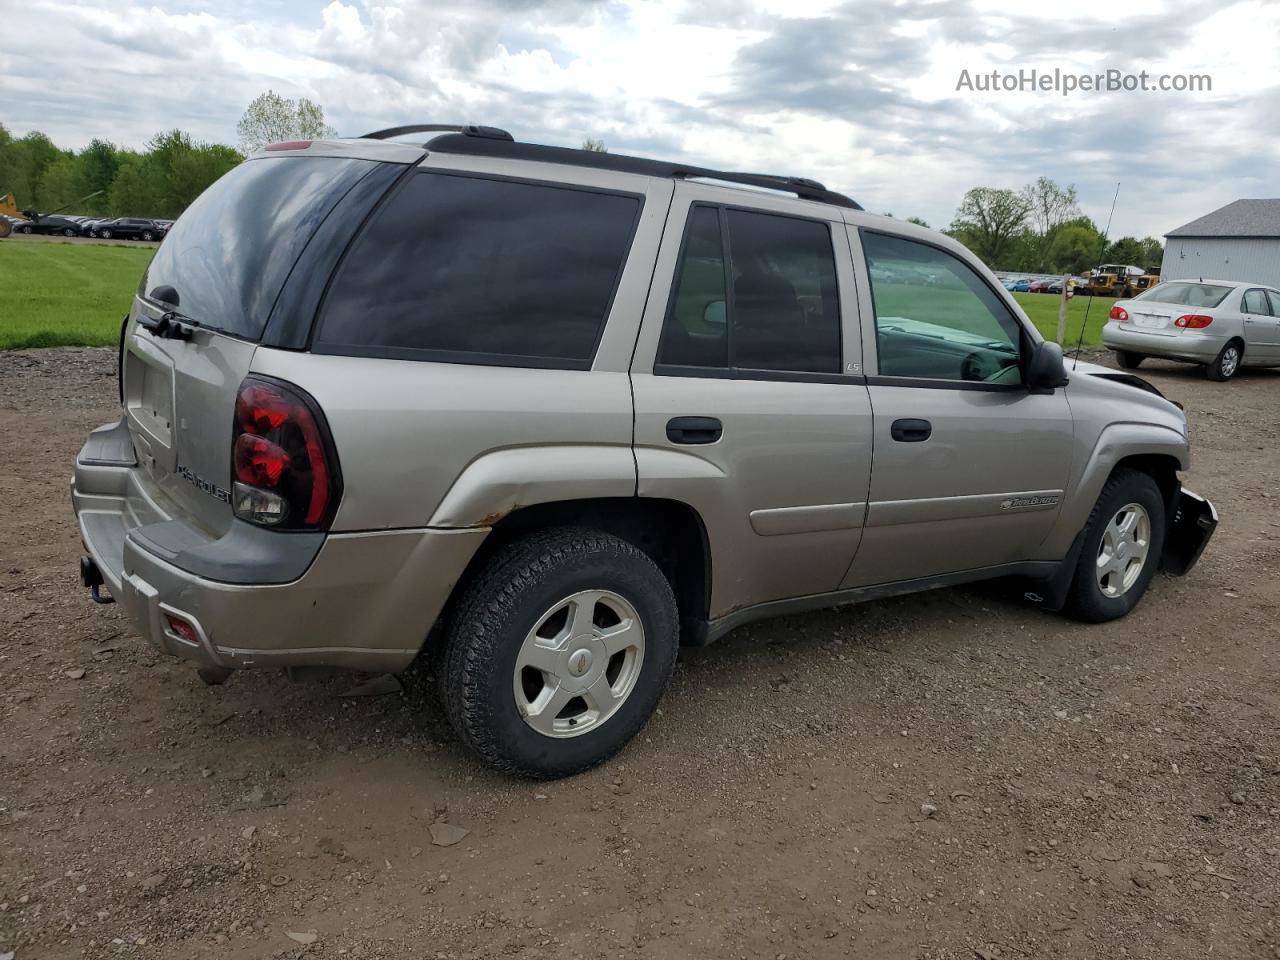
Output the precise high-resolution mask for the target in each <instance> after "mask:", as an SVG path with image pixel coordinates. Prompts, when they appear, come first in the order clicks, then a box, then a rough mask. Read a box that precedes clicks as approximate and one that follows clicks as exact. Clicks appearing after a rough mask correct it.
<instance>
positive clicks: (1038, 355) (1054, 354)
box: [1027, 340, 1068, 391]
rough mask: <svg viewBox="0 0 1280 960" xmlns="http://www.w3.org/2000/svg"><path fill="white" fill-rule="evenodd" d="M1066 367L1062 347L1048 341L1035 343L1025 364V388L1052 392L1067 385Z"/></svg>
mask: <svg viewBox="0 0 1280 960" xmlns="http://www.w3.org/2000/svg"><path fill="white" fill-rule="evenodd" d="M1067 379H1068V378H1067V365H1066V363H1064V362H1063V359H1062V347H1060V346H1058V345H1057V344H1056V343H1051V342H1049V341H1048V340H1042V341H1041V342H1039V343H1037V344H1036V345H1035V347H1034V348H1033V349H1032V351H1031V359H1030V360H1029V361H1028V363H1027V386H1028V387H1030V388H1031V389H1032V390H1046V391H1052V390H1054V389H1055V388H1057V387H1065V386H1066V385H1067Z"/></svg>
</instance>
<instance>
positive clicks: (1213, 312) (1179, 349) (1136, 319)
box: [1102, 280, 1280, 380]
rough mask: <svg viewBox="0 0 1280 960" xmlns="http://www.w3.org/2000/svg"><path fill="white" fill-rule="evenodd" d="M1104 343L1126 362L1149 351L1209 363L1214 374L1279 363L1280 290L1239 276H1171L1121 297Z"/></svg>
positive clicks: (1130, 365) (1223, 376) (1130, 364)
mask: <svg viewBox="0 0 1280 960" xmlns="http://www.w3.org/2000/svg"><path fill="white" fill-rule="evenodd" d="M1102 343H1103V345H1105V346H1107V347H1110V348H1111V349H1112V350H1114V351H1115V353H1116V357H1117V359H1118V360H1119V363H1120V366H1122V367H1124V368H1125V369H1126V370H1133V369H1135V368H1136V367H1137V366H1138V365H1139V364H1140V363H1142V361H1143V360H1145V359H1146V358H1147V357H1163V358H1165V359H1168V360H1182V361H1185V362H1187V363H1198V364H1203V365H1204V368H1205V373H1206V374H1207V375H1208V377H1209V379H1211V380H1229V379H1230V378H1231V377H1232V376H1234V375H1235V373H1236V371H1237V370H1239V369H1240V368H1241V367H1243V366H1248V367H1280V290H1277V289H1275V288H1274V287H1268V286H1263V285H1262V284H1257V283H1238V282H1236V281H1234V280H1169V281H1166V282H1165V283H1161V284H1157V285H1156V286H1154V287H1152V288H1151V289H1149V290H1145V291H1143V292H1142V293H1140V294H1138V296H1136V297H1134V298H1133V299H1132V300H1117V301H1116V303H1115V306H1113V307H1112V308H1111V315H1110V318H1109V319H1108V321H1107V324H1106V326H1104V327H1103V328H1102Z"/></svg>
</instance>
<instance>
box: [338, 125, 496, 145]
mask: <svg viewBox="0 0 1280 960" xmlns="http://www.w3.org/2000/svg"><path fill="white" fill-rule="evenodd" d="M411 133H460V134H462V135H463V136H466V137H483V138H485V139H488V140H509V141H514V140H515V137H513V136H511V134H509V133H507V131H505V130H500V129H499V128H498V127H481V126H476V125H475V124H465V125H460V124H456V123H410V124H406V125H405V126H403V127H387V129H385V130H375V131H373V133H366V134H364V135H363V136H361V137H359V138H358V139H360V140H390V139H392V138H393V137H405V136H408V135H409V134H411Z"/></svg>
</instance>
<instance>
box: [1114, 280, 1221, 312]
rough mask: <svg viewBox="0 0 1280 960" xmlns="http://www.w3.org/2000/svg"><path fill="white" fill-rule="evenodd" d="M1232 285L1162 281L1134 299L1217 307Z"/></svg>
mask: <svg viewBox="0 0 1280 960" xmlns="http://www.w3.org/2000/svg"><path fill="white" fill-rule="evenodd" d="M1230 292H1231V288H1230V287H1224V286H1222V285H1221V284H1217V283H1177V282H1175V281H1170V282H1168V283H1160V284H1157V285H1156V286H1154V287H1151V288H1150V289H1149V290H1144V291H1143V292H1142V293H1140V294H1138V295H1137V296H1136V297H1134V298H1133V299H1135V300H1154V301H1155V302H1156V303H1176V304H1178V305H1179V306H1184V307H1216V306H1217V305H1218V304H1220V303H1221V302H1222V301H1223V300H1225V299H1226V296H1227V294H1228V293H1230Z"/></svg>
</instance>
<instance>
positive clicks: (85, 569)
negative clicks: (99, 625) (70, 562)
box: [80, 557, 116, 603]
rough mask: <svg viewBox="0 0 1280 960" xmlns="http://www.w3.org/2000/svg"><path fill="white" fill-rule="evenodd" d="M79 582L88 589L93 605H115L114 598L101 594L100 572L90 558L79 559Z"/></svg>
mask: <svg viewBox="0 0 1280 960" xmlns="http://www.w3.org/2000/svg"><path fill="white" fill-rule="evenodd" d="M80 582H81V583H82V584H84V585H85V586H86V587H88V588H89V594H90V596H92V597H93V602H94V603H115V602H116V598H115V597H113V596H111V594H109V593H103V592H102V583H103V580H102V571H101V570H99V569H98V565H97V564H96V563H94V561H93V558H92V557H81V558H80Z"/></svg>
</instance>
